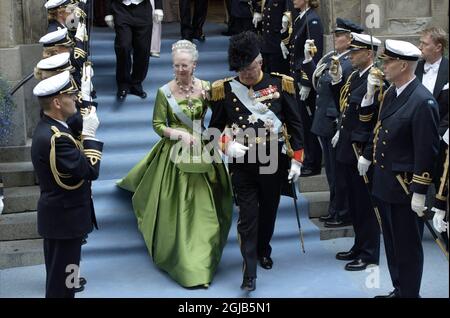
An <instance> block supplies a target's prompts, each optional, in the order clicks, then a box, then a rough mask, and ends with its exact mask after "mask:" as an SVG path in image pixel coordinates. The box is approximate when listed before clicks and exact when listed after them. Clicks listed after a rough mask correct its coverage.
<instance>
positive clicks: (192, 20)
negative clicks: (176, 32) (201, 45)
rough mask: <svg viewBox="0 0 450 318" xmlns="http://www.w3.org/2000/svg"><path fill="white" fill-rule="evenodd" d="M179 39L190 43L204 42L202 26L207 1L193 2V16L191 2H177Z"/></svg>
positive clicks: (188, 0) (183, 0) (189, 0)
mask: <svg viewBox="0 0 450 318" xmlns="http://www.w3.org/2000/svg"><path fill="white" fill-rule="evenodd" d="M179 6H180V25H181V38H182V39H186V40H189V41H192V39H197V40H199V41H201V42H203V41H205V35H204V34H203V24H205V21H206V15H207V13H208V0H196V1H194V16H193V17H192V14H191V0H179Z"/></svg>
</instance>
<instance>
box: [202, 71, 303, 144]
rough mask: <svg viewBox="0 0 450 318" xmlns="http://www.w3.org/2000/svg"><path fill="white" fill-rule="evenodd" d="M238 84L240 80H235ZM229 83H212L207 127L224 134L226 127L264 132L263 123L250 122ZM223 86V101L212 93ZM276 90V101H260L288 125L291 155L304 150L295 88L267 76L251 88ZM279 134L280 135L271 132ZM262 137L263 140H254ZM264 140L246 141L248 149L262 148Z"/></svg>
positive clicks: (277, 77) (285, 80)
mask: <svg viewBox="0 0 450 318" xmlns="http://www.w3.org/2000/svg"><path fill="white" fill-rule="evenodd" d="M235 79H236V80H237V81H239V77H236V78H235ZM231 80H232V78H230V79H226V80H222V81H218V82H215V83H214V84H213V86H212V87H213V106H212V116H211V121H210V125H209V127H214V128H217V129H219V130H220V131H223V130H224V129H225V127H226V126H228V127H231V128H232V127H233V126H234V127H238V128H239V132H240V133H241V134H242V132H243V131H244V130H245V129H249V128H250V129H251V128H254V129H256V130H257V129H258V128H261V129H265V126H264V124H265V123H264V122H263V121H261V120H258V121H257V122H256V123H250V122H249V120H248V119H249V116H250V115H251V114H252V113H251V112H250V111H249V110H248V109H247V108H246V107H245V106H244V105H243V104H242V103H241V101H240V100H239V99H238V98H237V97H236V95H235V94H234V93H233V92H232V91H231V87H230V83H229V82H230V81H231ZM222 85H223V90H224V94H223V96H222V97H223V98H214V95H215V92H214V91H215V90H216V91H217V90H218V89H217V87H218V86H219V87H222ZM270 87H271V88H276V90H277V92H278V93H279V97H278V98H275V97H274V98H273V99H267V100H265V101H262V103H263V104H265V105H266V106H267V107H268V109H269V110H270V111H272V112H273V113H274V114H275V115H276V117H277V118H278V119H279V120H280V121H281V122H282V123H286V124H287V130H288V132H289V134H290V135H291V139H290V143H291V146H292V149H293V150H294V151H300V150H302V149H303V127H302V122H301V119H300V116H299V113H298V110H297V109H298V107H297V104H296V102H295V95H294V88H293V81H292V78H290V77H287V76H283V75H269V74H264V76H263V78H262V80H261V81H260V82H259V83H258V84H256V85H255V86H253V90H254V91H255V92H257V91H260V90H264V89H267V88H270ZM274 133H275V134H280V133H281V132H274ZM257 137H260V138H261V137H264V136H257ZM263 142H264V138H262V139H261V143H258V142H253V141H251V140H249V141H247V144H248V145H250V144H251V145H252V146H254V145H255V144H259V145H260V144H262V143H263Z"/></svg>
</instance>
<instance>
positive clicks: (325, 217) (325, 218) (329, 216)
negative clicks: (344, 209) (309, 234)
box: [319, 214, 334, 222]
mask: <svg viewBox="0 0 450 318" xmlns="http://www.w3.org/2000/svg"><path fill="white" fill-rule="evenodd" d="M332 220H334V217H333V216H331V214H328V215H325V216H321V217H320V218H319V221H320V222H327V221H332Z"/></svg>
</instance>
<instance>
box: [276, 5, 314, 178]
mask: <svg viewBox="0 0 450 318" xmlns="http://www.w3.org/2000/svg"><path fill="white" fill-rule="evenodd" d="M293 4H294V8H295V9H296V11H297V13H298V15H297V14H294V15H296V16H297V17H296V18H295V20H294V26H293V28H294V30H293V33H292V35H291V37H290V39H289V45H288V49H289V53H290V62H289V63H290V64H289V67H290V71H291V76H292V77H293V78H294V80H295V83H296V90H297V96H298V104H299V108H300V116H301V118H302V122H303V128H304V130H305V131H304V134H305V167H304V170H303V173H302V176H303V177H308V176H312V175H316V174H320V171H321V167H322V149H321V148H320V143H319V140H318V139H317V136H315V135H314V134H312V133H311V125H312V120H313V116H314V111H315V100H316V94H315V93H311V89H312V84H311V82H310V80H309V79H308V78H307V76H306V73H305V72H304V71H303V70H302V64H303V62H304V60H305V53H304V52H305V43H306V41H307V40H310V41H311V40H313V41H314V46H315V48H316V49H317V52H315V54H311V55H314V56H313V57H312V58H313V59H314V62H315V63H318V62H319V60H320V59H321V58H322V55H323V26H322V22H321V20H320V17H319V15H318V14H317V12H316V9H317V8H318V7H319V4H318V1H316V0H307V1H298V0H294V1H293ZM310 43H311V42H310ZM282 50H283V51H285V48H282Z"/></svg>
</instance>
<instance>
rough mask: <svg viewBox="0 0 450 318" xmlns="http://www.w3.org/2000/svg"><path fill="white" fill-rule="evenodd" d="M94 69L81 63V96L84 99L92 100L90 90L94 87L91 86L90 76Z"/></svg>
mask: <svg viewBox="0 0 450 318" xmlns="http://www.w3.org/2000/svg"><path fill="white" fill-rule="evenodd" d="M93 75H94V71H93V70H92V66H91V65H86V64H84V65H83V70H82V76H81V96H82V99H83V100H85V101H89V102H91V101H92V97H91V92H92V90H93V89H94V87H93V86H92V76H93Z"/></svg>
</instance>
